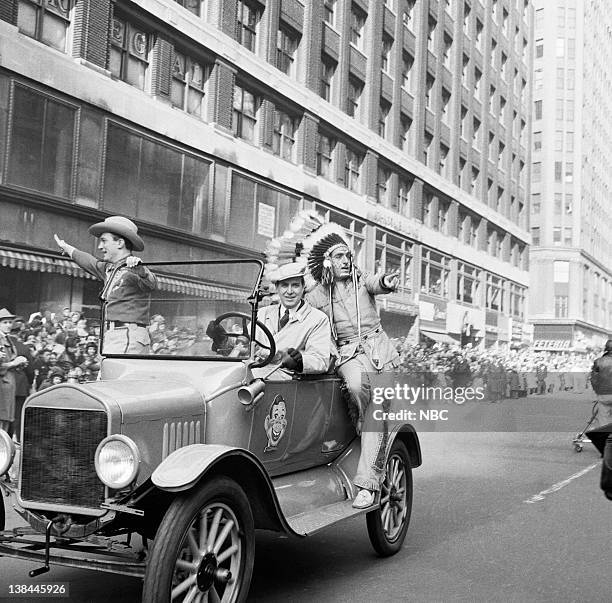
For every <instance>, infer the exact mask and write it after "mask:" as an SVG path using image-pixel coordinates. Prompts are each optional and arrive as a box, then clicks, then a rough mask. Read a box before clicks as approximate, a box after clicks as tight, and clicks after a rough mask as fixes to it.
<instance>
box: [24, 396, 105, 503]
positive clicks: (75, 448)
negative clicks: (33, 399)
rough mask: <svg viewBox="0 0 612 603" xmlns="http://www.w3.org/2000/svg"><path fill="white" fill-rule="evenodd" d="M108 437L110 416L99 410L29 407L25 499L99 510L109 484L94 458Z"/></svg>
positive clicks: (25, 433)
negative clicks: (105, 487) (101, 479)
mask: <svg viewBox="0 0 612 603" xmlns="http://www.w3.org/2000/svg"><path fill="white" fill-rule="evenodd" d="M106 434H107V416H106V413H105V412H101V411H96V410H68V409H64V408H38V407H30V408H26V411H25V420H24V437H23V448H22V470H21V485H20V487H21V498H22V500H24V501H27V502H41V503H48V504H58V505H71V506H77V507H98V506H99V504H100V503H101V502H103V501H104V484H103V483H102V482H101V481H100V480H99V479H98V476H97V475H96V470H95V466H94V455H95V452H96V448H97V447H98V444H99V443H100V442H101V441H102V440H103V439H104V438H105V437H106Z"/></svg>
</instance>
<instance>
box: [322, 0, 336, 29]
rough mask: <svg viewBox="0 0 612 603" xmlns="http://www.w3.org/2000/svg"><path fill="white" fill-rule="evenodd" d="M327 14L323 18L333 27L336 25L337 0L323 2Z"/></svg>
mask: <svg viewBox="0 0 612 603" xmlns="http://www.w3.org/2000/svg"><path fill="white" fill-rule="evenodd" d="M323 8H324V11H325V14H324V16H323V19H324V20H325V23H329V25H331V26H332V27H335V25H336V0H325V2H324V4H323Z"/></svg>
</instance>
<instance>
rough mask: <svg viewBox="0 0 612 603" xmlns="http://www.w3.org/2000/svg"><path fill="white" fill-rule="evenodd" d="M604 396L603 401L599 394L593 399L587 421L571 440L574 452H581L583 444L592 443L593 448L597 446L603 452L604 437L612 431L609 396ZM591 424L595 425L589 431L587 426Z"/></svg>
mask: <svg viewBox="0 0 612 603" xmlns="http://www.w3.org/2000/svg"><path fill="white" fill-rule="evenodd" d="M605 398H606V400H605V402H603V400H602V397H601V396H600V397H599V398H597V399H596V400H594V401H593V408H592V409H591V418H590V419H589V420H588V421H587V423H586V425H585V426H584V429H583V430H582V431H581V432H580V433H577V434H576V436H575V437H574V439H573V440H572V444H573V445H574V450H575V451H576V452H582V448H583V447H584V444H591V443H592V444H593V445H594V446H595V448H597V450H599V452H600V453H602V454H603V448H604V445H605V441H606V437H607V435H608V433H610V432H612V425H611V424H610V401H609V396H606V397H605ZM602 402H603V405H602ZM593 424H595V426H594V427H593V428H592V429H591V430H590V431H589V428H590V427H591V426H593ZM587 432H588V433H587Z"/></svg>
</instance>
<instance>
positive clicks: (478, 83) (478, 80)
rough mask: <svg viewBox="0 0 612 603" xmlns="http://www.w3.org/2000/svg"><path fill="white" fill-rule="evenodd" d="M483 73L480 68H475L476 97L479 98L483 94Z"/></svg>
mask: <svg viewBox="0 0 612 603" xmlns="http://www.w3.org/2000/svg"><path fill="white" fill-rule="evenodd" d="M481 83H482V71H480V69H478V67H474V96H476V97H479V96H480V94H481V89H482V86H481Z"/></svg>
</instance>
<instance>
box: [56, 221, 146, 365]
mask: <svg viewBox="0 0 612 603" xmlns="http://www.w3.org/2000/svg"><path fill="white" fill-rule="evenodd" d="M89 233H90V234H92V235H94V236H95V237H99V243H98V250H99V251H100V253H101V255H102V260H97V259H96V258H95V257H93V256H92V255H90V254H89V253H85V252H84V251H80V250H79V249H76V248H74V247H73V246H72V245H69V244H68V243H66V242H65V241H64V240H63V239H60V238H59V237H58V236H57V235H55V242H56V243H57V244H58V245H59V247H61V249H62V251H63V252H64V253H66V254H68V255H69V256H70V257H71V258H72V259H73V260H74V261H75V262H76V263H77V264H78V265H79V266H80V267H81V268H83V270H85V271H87V272H89V274H91V275H93V276H95V277H97V278H99V279H100V280H102V281H103V282H104V287H103V288H102V293H101V294H100V298H101V299H102V300H104V302H105V323H104V330H105V332H104V341H103V347H102V353H103V354H148V353H149V343H150V340H149V333H148V331H147V328H146V327H147V325H148V324H149V295H150V293H151V291H153V289H155V288H156V286H157V281H156V278H155V276H154V275H153V273H152V272H151V271H150V270H149V269H148V268H146V267H145V266H143V265H142V261H141V259H140V258H138V257H136V256H134V255H132V252H133V251H142V250H143V249H144V243H143V241H142V239H141V238H140V237H139V236H138V228H137V226H136V224H134V222H132V221H131V220H129V219H128V218H125V217H123V216H110V217H108V218H106V219H105V220H104V221H103V222H98V223H97V224H94V225H93V226H90V228H89Z"/></svg>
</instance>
